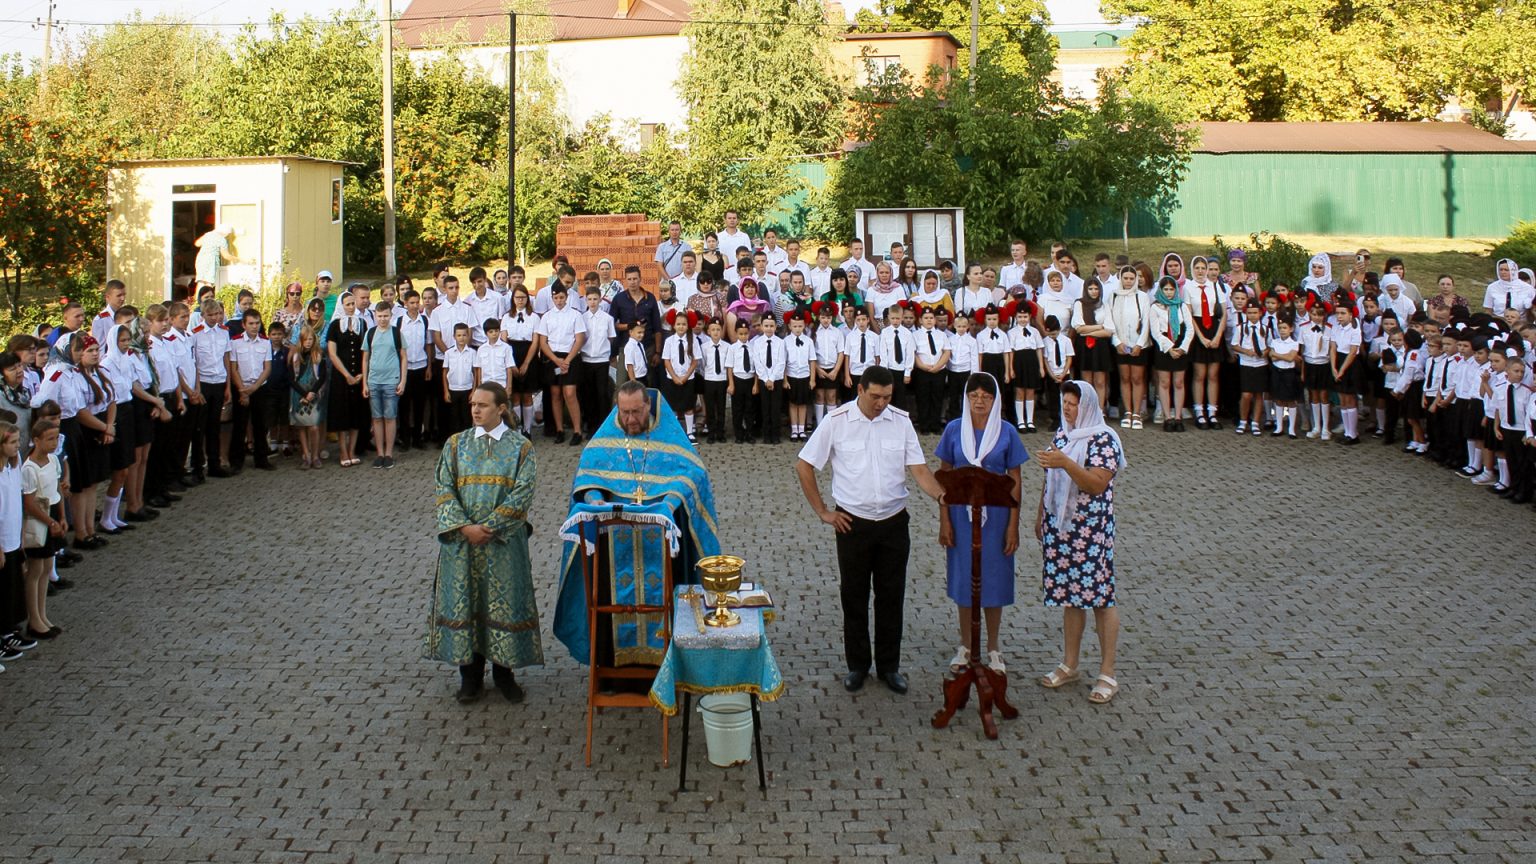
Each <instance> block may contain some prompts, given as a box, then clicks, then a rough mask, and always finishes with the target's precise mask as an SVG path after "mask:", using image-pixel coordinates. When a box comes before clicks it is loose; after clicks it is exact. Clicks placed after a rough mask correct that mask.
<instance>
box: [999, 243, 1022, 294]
mask: <svg viewBox="0 0 1536 864" xmlns="http://www.w3.org/2000/svg"><path fill="white" fill-rule="evenodd" d="M1008 257H1009V259H1010V260H1009V262H1008V263H1007V264H1004V265H1003V269H1001V270H999V271H997V284H999V285H1001V286H1003V289H1004V290H1007V289H1009V288H1012V287H1013V286H1015V285H1023V284H1024V281H1025V280H1024V271H1025V269H1027V268H1028V267H1029V262H1028V261H1026V260H1024V259H1026V258H1027V257H1029V245H1028V244H1027V243H1025V242H1024V241H1023V240H1014V241H1013V242H1012V243H1009V244H1008Z"/></svg>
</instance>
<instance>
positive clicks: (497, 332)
mask: <svg viewBox="0 0 1536 864" xmlns="http://www.w3.org/2000/svg"><path fill="white" fill-rule="evenodd" d="M480 332H482V333H484V334H485V344H483V345H481V346H480V347H479V348H476V349H475V386H476V387H478V386H480V385H481V384H485V383H487V382H493V383H496V384H500V385H501V386H502V387H503V388H510V387H511V386H512V367H514V366H516V365H517V361H516V360H515V359H513V357H512V346H511V345H508V344H507V341H506V340H505V339H503V338H501V319H499V318H487V319H485V321H483V322H481V331H480ZM471 336H473V333H471Z"/></svg>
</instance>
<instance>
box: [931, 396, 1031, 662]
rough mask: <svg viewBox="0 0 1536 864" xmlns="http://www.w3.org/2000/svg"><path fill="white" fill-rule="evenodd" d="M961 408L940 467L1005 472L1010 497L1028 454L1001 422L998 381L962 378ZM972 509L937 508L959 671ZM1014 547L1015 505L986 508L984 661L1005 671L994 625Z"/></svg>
mask: <svg viewBox="0 0 1536 864" xmlns="http://www.w3.org/2000/svg"><path fill="white" fill-rule="evenodd" d="M965 403H966V410H965V411H963V412H962V413H961V415H960V418H959V419H958V420H951V421H949V425H948V426H946V427H944V435H943V437H941V438H940V439H939V448H938V450H936V451H935V453H934V455H936V456H938V457H939V460H940V461H941V462H942V463H943V467H944V468H955V467H960V468H968V467H977V468H982V469H984V470H986V471H990V472H992V473H993V474H1005V475H1007V476H1008V478H1009V479H1011V480H1012V481H1013V488H1014V495H1015V497H1017V496H1018V494H1019V484H1020V479H1019V466H1020V465H1023V464H1024V463H1025V462H1026V461H1027V460H1028V459H1029V453H1027V452H1026V451H1025V450H1024V445H1023V444H1022V443H1021V442H1020V441H1019V436H1018V435H1017V434H1016V433H1015V432H1014V431H1013V429H1012V427H1007V428H1005V427H1004V426H1003V421H1002V416H1001V413H1000V411H999V409H1000V408H1001V406H1002V402H1001V400H999V399H998V398H997V379H996V378H993V377H992V376H991V375H988V374H987V373H985V372H976V373H973V374H972V375H971V376H970V377H969V378H967V379H966V381H965ZM970 539H971V508H969V507H962V506H949V507H941V508H939V542H940V543H942V544H943V545H944V546H945V548H946V549H948V552H947V554H946V556H945V565H946V566H945V571H946V575H947V577H948V583H949V599H951V600H953V601H955V604H956V605H958V606H959V607H960V650H959V651H958V652H956V654H955V656H954V659H952V660H950V661H949V665H950V669H951V670H952V671H955V672H958V671H959V670H960V669H963V668H965V666H966V665H968V664H969V663H970V662H971V650H970V644H971V542H970ZM1018 548H1019V508H1017V507H988V508H986V509H985V510H983V511H982V520H981V608H982V613H983V616H984V617H985V618H986V622H987V647H986V651H987V665H988V666H990V667H991V668H993V669H995V670H997V671H998V672H1005V671H1007V670H1006V669H1005V667H1004V664H1003V655H1002V651H1001V650H1000V649H999V648H998V643H997V629H998V626H999V624H1000V623H1001V622H1002V617H1003V608H1002V607H1004V606H1012V605H1013V553H1014V552H1015V551H1016V550H1017V549H1018Z"/></svg>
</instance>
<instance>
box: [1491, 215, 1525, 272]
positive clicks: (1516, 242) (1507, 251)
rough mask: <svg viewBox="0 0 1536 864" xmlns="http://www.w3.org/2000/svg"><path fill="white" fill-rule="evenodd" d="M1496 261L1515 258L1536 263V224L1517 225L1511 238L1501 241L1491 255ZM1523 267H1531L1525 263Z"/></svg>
mask: <svg viewBox="0 0 1536 864" xmlns="http://www.w3.org/2000/svg"><path fill="white" fill-rule="evenodd" d="M1490 255H1491V257H1492V258H1493V259H1494V260H1498V259H1500V258H1513V259H1514V260H1516V261H1520V262H1530V261H1536V222H1521V223H1519V224H1517V225H1515V227H1514V230H1512V231H1510V232H1509V236H1508V237H1505V238H1504V239H1503V240H1500V241H1499V244H1498V245H1497V246H1494V247H1493V251H1492V252H1491V253H1490ZM1523 266H1530V265H1529V264H1528V263H1523Z"/></svg>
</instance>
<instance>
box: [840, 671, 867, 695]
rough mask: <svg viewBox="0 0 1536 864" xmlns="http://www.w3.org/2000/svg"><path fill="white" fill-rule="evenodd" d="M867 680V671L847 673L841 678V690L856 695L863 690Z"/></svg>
mask: <svg viewBox="0 0 1536 864" xmlns="http://www.w3.org/2000/svg"><path fill="white" fill-rule="evenodd" d="M868 680H869V670H867V669H860V670H858V671H856V672H852V671H851V672H849V673H848V674H847V675H844V676H843V689H844V690H847V691H848V692H849V693H857V692H859V691H860V690H862V689H863V688H864V682H865V681H868Z"/></svg>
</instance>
